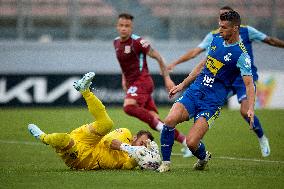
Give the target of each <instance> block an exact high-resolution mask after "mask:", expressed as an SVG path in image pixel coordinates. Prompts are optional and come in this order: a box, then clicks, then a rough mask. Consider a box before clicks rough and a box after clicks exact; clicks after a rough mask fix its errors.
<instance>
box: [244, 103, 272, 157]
mask: <svg viewBox="0 0 284 189" xmlns="http://www.w3.org/2000/svg"><path fill="white" fill-rule="evenodd" d="M247 111H248V100H247V99H243V100H242V101H241V108H240V112H241V115H242V117H243V118H244V119H245V120H246V122H247V123H248V125H249V123H250V119H249V118H248V116H247ZM252 129H253V131H254V132H255V134H256V136H257V137H258V141H259V145H260V149H261V154H262V156H263V157H267V156H269V155H270V147H269V141H268V138H267V137H266V136H265V135H264V131H263V129H262V126H261V123H260V121H259V119H258V117H257V116H256V115H255V116H254V124H253V128H252Z"/></svg>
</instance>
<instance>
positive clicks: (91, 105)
mask: <svg viewBox="0 0 284 189" xmlns="http://www.w3.org/2000/svg"><path fill="white" fill-rule="evenodd" d="M82 95H83V97H84V99H85V100H86V103H87V106H88V110H89V112H90V113H91V114H92V115H93V116H94V118H95V120H96V121H95V122H93V123H92V124H91V125H90V126H89V129H90V132H91V133H95V134H99V135H101V136H104V135H106V134H107V133H109V131H110V130H111V129H112V127H113V121H112V120H111V118H110V117H109V115H108V113H107V111H106V108H105V106H104V105H103V104H102V102H101V101H100V100H99V99H98V98H97V97H96V96H95V95H94V93H92V92H91V91H90V90H89V89H88V90H86V91H84V92H82Z"/></svg>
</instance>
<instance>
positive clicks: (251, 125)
mask: <svg viewBox="0 0 284 189" xmlns="http://www.w3.org/2000/svg"><path fill="white" fill-rule="evenodd" d="M247 115H248V118H249V119H250V122H249V126H250V129H253V125H254V110H252V109H249V110H248V112H247Z"/></svg>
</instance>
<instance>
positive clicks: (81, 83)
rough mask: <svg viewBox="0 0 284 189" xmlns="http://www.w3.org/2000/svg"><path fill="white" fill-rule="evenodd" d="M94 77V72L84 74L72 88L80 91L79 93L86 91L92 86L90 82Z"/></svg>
mask: <svg viewBox="0 0 284 189" xmlns="http://www.w3.org/2000/svg"><path fill="white" fill-rule="evenodd" d="M95 75H96V74H95V73H94V72H89V73H86V74H85V75H84V76H83V77H82V79H80V80H78V81H75V82H74V84H73V87H74V88H75V89H76V90H77V91H80V92H84V91H86V90H87V89H89V88H90V86H91V84H92V80H93V79H94V77H95Z"/></svg>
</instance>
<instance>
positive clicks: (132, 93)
mask: <svg viewBox="0 0 284 189" xmlns="http://www.w3.org/2000/svg"><path fill="white" fill-rule="evenodd" d="M137 90H138V88H137V87H136V86H131V87H129V89H128V90H127V94H130V95H131V96H137V93H136V92H137Z"/></svg>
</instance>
